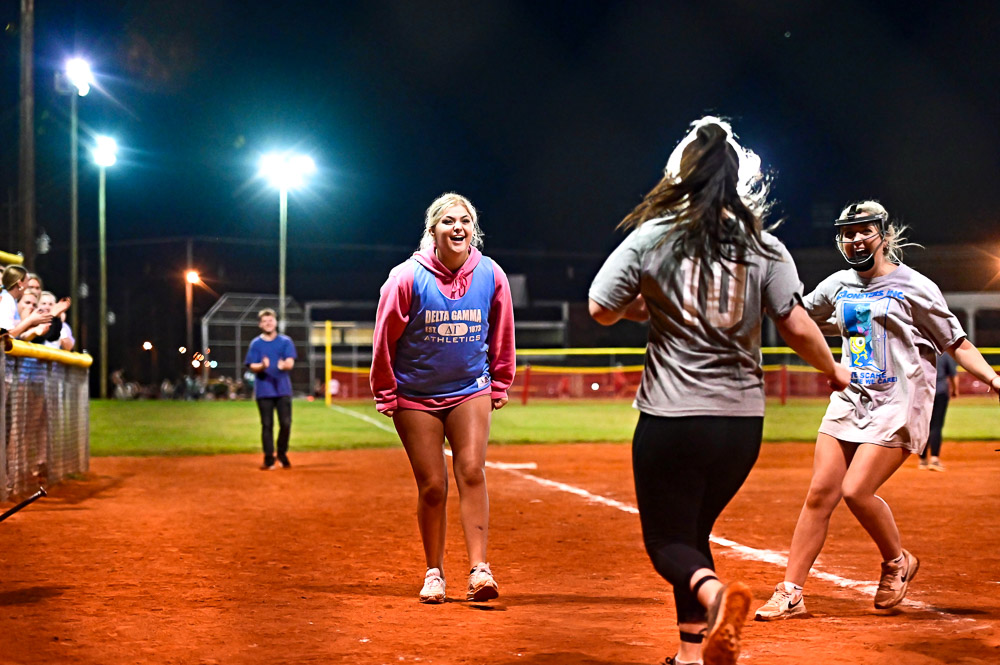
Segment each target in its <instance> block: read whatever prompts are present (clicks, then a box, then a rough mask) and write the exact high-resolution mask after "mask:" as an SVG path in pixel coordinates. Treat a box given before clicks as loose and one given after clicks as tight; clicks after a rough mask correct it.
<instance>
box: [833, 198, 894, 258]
mask: <svg viewBox="0 0 1000 665" xmlns="http://www.w3.org/2000/svg"><path fill="white" fill-rule="evenodd" d="M888 221H889V216H888V215H887V214H885V213H884V212H880V213H875V214H870V213H865V212H863V211H860V210H858V205H857V204H854V205H852V206H851V207H850V208H848V209H847V213H846V214H845V215H844V216H843V217H841V218H840V219H838V220H836V221H834V222H833V225H834V226H835V227H837V236H836V238H835V239H834V241H835V242H836V243H837V249H838V250H840V254H841V256H843V257H844V260H845V261H847V262H848V263H849V264H851V265H852V266H857V265H862V264H864V263H866V262H868V261H869V260H870V259H871V258H872V256H874V254H872V255H870V256H865V257H864V258H859V257H854V258H852V257H850V256H848V255H847V249H846V247H845V246H846V245H852V244H854V243H855V242H858V241H857V240H852V241H847V242H845V241H844V240H843V239H842V238H841V234H840V228H841V227H844V226H853V225H855V224H874V225H875V228H876V231H875V233H873V234H871V235H868V236H865V237H864V238H862V239H861V242H864V241H866V240H868V239H870V238H873V237H874V236H875V235H876V234H877V235H879V236H881V237H882V240H883V242H884V241H885V232H886V224H887V222H888ZM879 247H881V243H880V244H879Z"/></svg>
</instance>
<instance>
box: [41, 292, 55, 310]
mask: <svg viewBox="0 0 1000 665" xmlns="http://www.w3.org/2000/svg"><path fill="white" fill-rule="evenodd" d="M55 304H56V297H55V296H54V295H52V294H51V293H43V294H42V295H41V296H39V298H38V311H39V312H41V313H42V314H48V313H49V310H51V309H52V306H53V305H55Z"/></svg>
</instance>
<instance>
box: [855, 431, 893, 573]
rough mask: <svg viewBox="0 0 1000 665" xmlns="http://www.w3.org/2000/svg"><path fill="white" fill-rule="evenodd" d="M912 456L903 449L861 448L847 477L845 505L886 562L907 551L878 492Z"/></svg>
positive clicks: (868, 444)
mask: <svg viewBox="0 0 1000 665" xmlns="http://www.w3.org/2000/svg"><path fill="white" fill-rule="evenodd" d="M909 456H910V452H909V451H908V450H905V449H903V448H886V447H885V446H877V445H875V444H870V443H865V444H861V445H860V446H858V450H857V452H856V453H855V454H854V460H853V461H852V462H851V466H850V468H848V469H847V475H846V476H845V477H844V483H843V493H844V503H846V504H847V507H848V508H850V509H851V512H852V513H854V516H855V517H856V518H857V520H858V522H860V523H861V526H862V527H864V529H865V531H867V532H868V535H869V536H871V537H872V540H874V541H875V545H877V546H878V550H879V552H881V554H882V560H883V561H891V560H892V559H895V558H896V557H897V556H899V555H900V554H901V553H902V551H903V547H902V544H901V543H900V539H899V529H898V528H896V521H895V520H894V519H893V518H892V511H891V510H890V509H889V506H888V504H886V502H885V501H883V500H882V497H880V496H878V495H876V494H875V492H876V491H878V488H880V487H881V486H882V485H883V484H884V483H885V481H887V480H889V477H890V476H892V474H893V473H895V472H896V469H898V468H899V467H901V466H902V465H903V462H905V461H906V459H907V458H908V457H909Z"/></svg>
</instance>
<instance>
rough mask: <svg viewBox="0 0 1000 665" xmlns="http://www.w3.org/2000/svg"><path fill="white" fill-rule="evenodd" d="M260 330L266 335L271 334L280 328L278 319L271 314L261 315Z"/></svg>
mask: <svg viewBox="0 0 1000 665" xmlns="http://www.w3.org/2000/svg"><path fill="white" fill-rule="evenodd" d="M259 325H260V331H261V332H262V333H264V334H265V335H271V334H273V333H274V331H275V330H277V329H278V319H276V318H275V317H273V316H271V315H270V314H265V315H264V316H262V317H260V324H259Z"/></svg>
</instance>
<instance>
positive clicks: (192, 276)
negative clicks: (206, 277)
mask: <svg viewBox="0 0 1000 665" xmlns="http://www.w3.org/2000/svg"><path fill="white" fill-rule="evenodd" d="M184 278H185V279H187V281H188V283H190V284H197V283H198V282H200V281H201V276H200V275H198V272H197V271H196V270H188V271H187V272H186V273H184Z"/></svg>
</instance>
